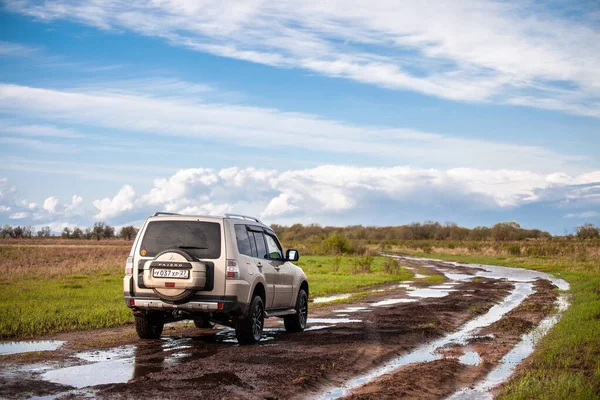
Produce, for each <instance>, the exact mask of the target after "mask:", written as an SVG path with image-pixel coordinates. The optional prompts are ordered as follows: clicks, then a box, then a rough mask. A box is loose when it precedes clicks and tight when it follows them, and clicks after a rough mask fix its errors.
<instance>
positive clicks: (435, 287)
mask: <svg viewBox="0 0 600 400" xmlns="http://www.w3.org/2000/svg"><path fill="white" fill-rule="evenodd" d="M453 287H454V285H450V284H448V285H437V286H429V288H430V289H452V288H453Z"/></svg>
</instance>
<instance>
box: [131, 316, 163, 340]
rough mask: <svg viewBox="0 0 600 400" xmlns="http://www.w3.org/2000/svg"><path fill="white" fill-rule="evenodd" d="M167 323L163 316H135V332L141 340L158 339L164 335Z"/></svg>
mask: <svg viewBox="0 0 600 400" xmlns="http://www.w3.org/2000/svg"><path fill="white" fill-rule="evenodd" d="M164 326H165V322H164V320H163V318H162V316H159V315H152V314H144V315H136V316H135V331H136V332H137V334H138V336H139V337H140V339H158V338H160V335H161V334H162V331H163V327H164Z"/></svg>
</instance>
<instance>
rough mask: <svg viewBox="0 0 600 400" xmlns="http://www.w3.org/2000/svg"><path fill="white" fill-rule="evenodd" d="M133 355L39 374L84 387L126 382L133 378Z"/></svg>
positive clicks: (52, 379) (53, 379) (56, 380)
mask: <svg viewBox="0 0 600 400" xmlns="http://www.w3.org/2000/svg"><path fill="white" fill-rule="evenodd" d="M133 370H134V359H133V357H130V358H124V359H116V360H111V361H105V362H98V363H93V364H85V365H76V366H73V367H66V368H60V369H55V370H51V371H48V372H45V373H43V374H42V375H41V378H42V379H43V380H45V381H49V382H53V383H58V384H61V385H66V386H72V387H75V388H78V389H80V388H84V387H88V386H96V385H103V384H107V383H126V382H128V381H129V380H130V379H132V378H133Z"/></svg>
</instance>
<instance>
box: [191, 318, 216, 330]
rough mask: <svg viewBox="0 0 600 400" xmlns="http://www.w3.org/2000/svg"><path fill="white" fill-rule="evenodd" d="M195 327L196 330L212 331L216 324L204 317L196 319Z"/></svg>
mask: <svg viewBox="0 0 600 400" xmlns="http://www.w3.org/2000/svg"><path fill="white" fill-rule="evenodd" d="M194 325H196V328H201V329H212V328H214V327H215V324H214V322H211V321H210V320H209V319H208V318H207V317H205V316H202V317H196V318H195V319H194Z"/></svg>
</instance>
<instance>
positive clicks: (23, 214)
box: [8, 212, 29, 219]
mask: <svg viewBox="0 0 600 400" xmlns="http://www.w3.org/2000/svg"><path fill="white" fill-rule="evenodd" d="M28 216H29V214H28V213H26V212H18V213H14V214H12V215H10V216H9V217H8V219H24V218H27V217H28Z"/></svg>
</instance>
